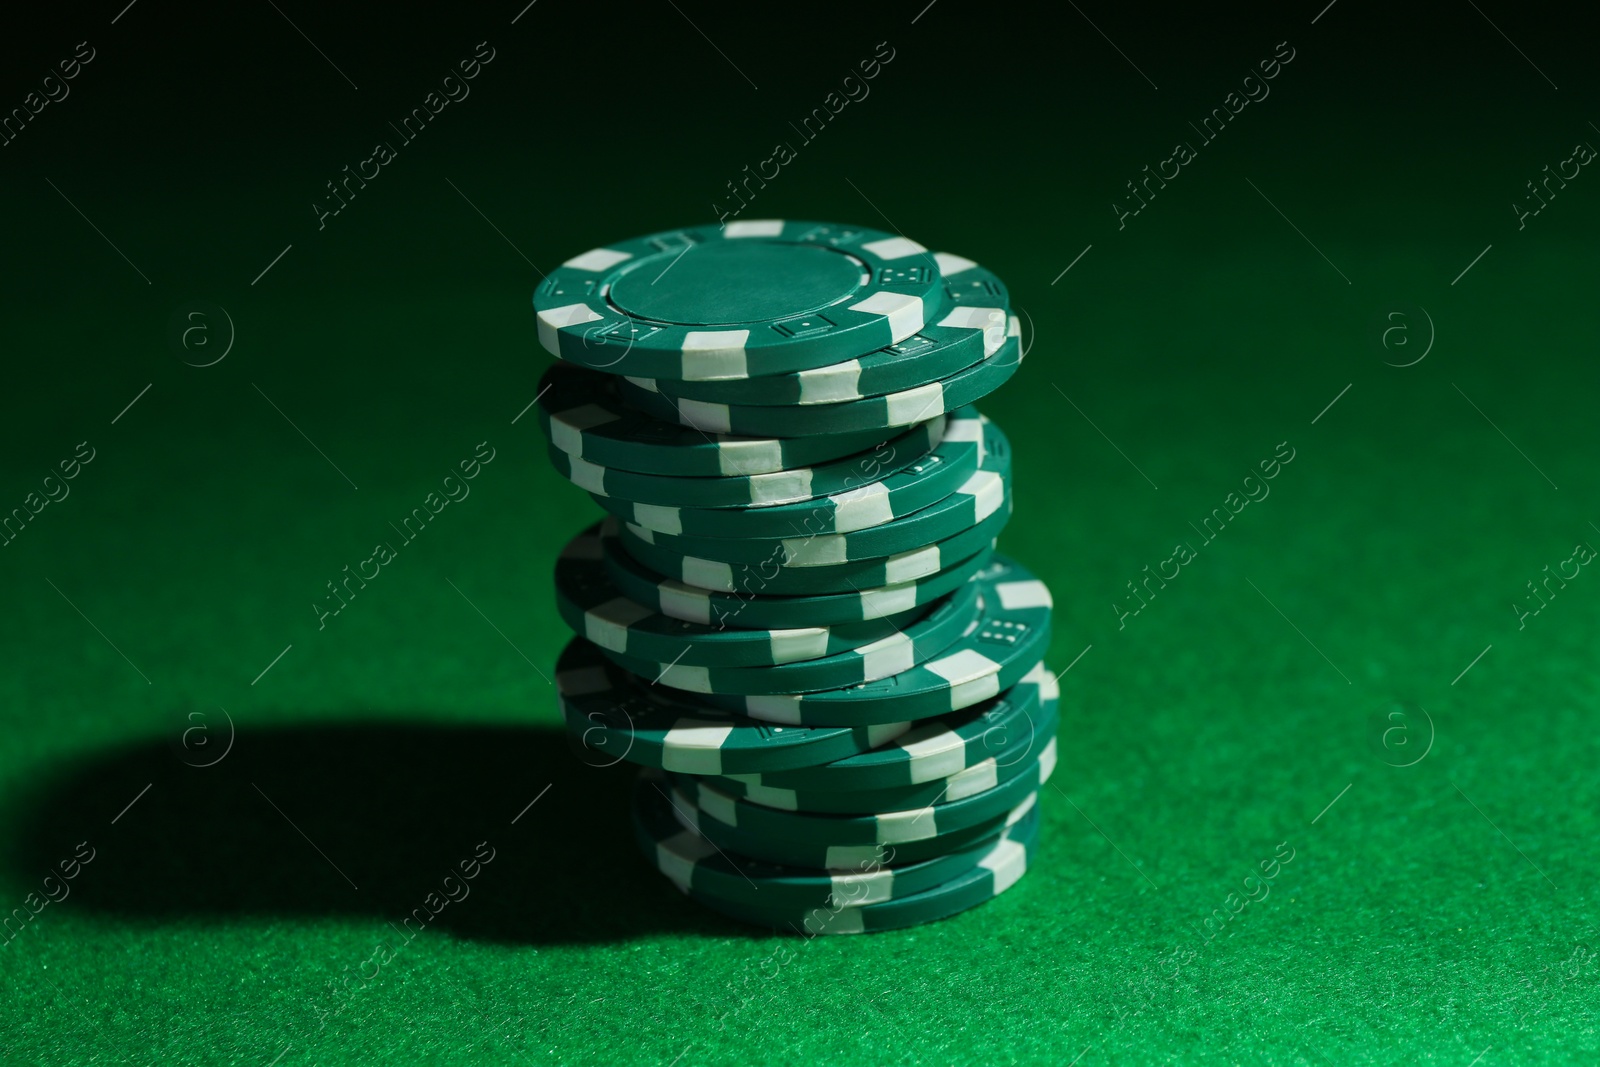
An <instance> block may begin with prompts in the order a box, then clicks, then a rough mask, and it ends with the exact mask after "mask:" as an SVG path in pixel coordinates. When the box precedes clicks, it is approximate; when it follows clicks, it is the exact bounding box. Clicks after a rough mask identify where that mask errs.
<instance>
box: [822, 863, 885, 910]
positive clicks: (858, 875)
mask: <svg viewBox="0 0 1600 1067" xmlns="http://www.w3.org/2000/svg"><path fill="white" fill-rule="evenodd" d="M828 881H829V882H830V883H831V884H832V887H833V897H834V899H836V900H840V901H847V902H848V903H846V904H845V908H846V909H849V908H859V907H861V905H863V904H881V903H883V902H884V901H886V900H893V899H894V871H893V870H892V869H890V868H887V867H885V868H884V869H883V870H881V871H852V872H850V873H849V874H835V875H833V876H832V877H830V878H829V879H828Z"/></svg>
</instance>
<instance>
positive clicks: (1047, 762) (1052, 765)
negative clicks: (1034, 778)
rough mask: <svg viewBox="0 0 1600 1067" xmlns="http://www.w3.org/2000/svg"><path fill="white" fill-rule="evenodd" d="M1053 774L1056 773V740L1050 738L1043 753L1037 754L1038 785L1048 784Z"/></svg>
mask: <svg viewBox="0 0 1600 1067" xmlns="http://www.w3.org/2000/svg"><path fill="white" fill-rule="evenodd" d="M1054 773H1056V739H1055V738H1053V737H1052V738H1051V739H1050V740H1049V741H1047V742H1045V746H1044V751H1043V752H1041V753H1039V784H1040V785H1043V784H1044V783H1046V782H1048V781H1049V780H1050V776H1051V775H1052V774H1054Z"/></svg>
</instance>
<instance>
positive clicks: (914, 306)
mask: <svg viewBox="0 0 1600 1067" xmlns="http://www.w3.org/2000/svg"><path fill="white" fill-rule="evenodd" d="M850 310H851V311H859V312H861V313H862V314H863V315H882V316H883V317H884V318H886V319H888V320H889V343H890V344H897V343H899V342H901V341H904V340H905V339H906V338H907V337H910V336H911V335H912V334H914V333H916V332H917V331H918V330H920V329H922V327H923V326H925V325H927V322H928V317H927V311H926V309H925V308H924V307H923V306H922V297H920V296H909V295H907V294H905V293H887V292H884V293H873V294H872V295H871V296H869V297H867V298H866V299H865V300H862V301H860V302H859V303H855V304H851V305H850Z"/></svg>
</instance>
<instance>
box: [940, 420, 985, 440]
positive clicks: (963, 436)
mask: <svg viewBox="0 0 1600 1067" xmlns="http://www.w3.org/2000/svg"><path fill="white" fill-rule="evenodd" d="M983 423H984V420H983V419H981V418H978V419H951V420H950V421H949V422H948V423H946V424H945V428H944V437H943V438H942V439H941V440H944V441H982V440H983Z"/></svg>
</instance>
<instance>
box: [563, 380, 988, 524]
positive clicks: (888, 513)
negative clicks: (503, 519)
mask: <svg viewBox="0 0 1600 1067" xmlns="http://www.w3.org/2000/svg"><path fill="white" fill-rule="evenodd" d="M996 433H997V431H994V430H993V429H992V424H991V423H990V422H989V420H988V419H986V418H984V417H983V416H982V415H979V414H978V411H977V409H976V408H972V407H967V408H962V409H961V410H959V411H953V412H951V413H950V415H949V418H948V419H947V420H946V421H945V427H944V436H943V438H941V439H940V441H939V444H938V445H937V446H936V447H935V448H934V449H933V451H932V452H931V453H929V454H928V455H926V456H924V457H922V458H920V459H918V460H917V461H916V462H915V463H913V464H911V465H910V466H909V467H906V468H904V469H903V470H898V471H895V472H893V473H885V469H884V466H883V465H882V464H881V463H879V462H864V463H863V464H862V466H861V468H860V471H859V473H860V478H861V481H860V484H858V485H856V486H855V487H853V488H850V489H847V490H845V491H844V492H842V493H835V494H833V495H831V496H823V497H818V498H816V499H814V500H807V501H804V502H801V503H795V504H781V505H777V506H773V507H761V508H680V507H664V506H660V505H654V504H640V503H636V502H633V501H628V500H620V499H618V498H616V497H609V496H601V495H598V494H592V495H593V496H594V501H595V503H597V504H599V505H600V506H601V507H602V508H604V509H605V510H607V511H609V512H610V513H611V514H613V515H615V516H617V517H618V518H620V519H622V520H623V521H625V522H630V523H633V524H634V525H635V526H639V527H641V528H643V529H646V530H654V531H656V532H658V533H665V534H674V535H678V534H687V535H692V536H696V537H735V538H743V537H765V538H783V537H813V536H820V535H822V534H831V533H849V532H851V531H853V530H864V529H867V528H868V527H872V526H879V525H882V524H884V523H890V522H893V521H895V520H896V519H900V518H904V517H905V516H907V515H911V514H913V513H915V512H917V511H920V510H922V509H923V508H925V507H928V506H929V505H930V504H935V503H937V502H939V501H940V500H943V499H944V498H945V497H947V496H949V495H950V494H951V493H953V492H955V491H956V490H957V489H959V488H960V487H961V486H962V485H964V484H966V483H967V481H968V480H969V479H970V478H971V477H972V476H973V475H974V474H976V473H978V470H979V468H980V466H981V465H982V463H983V457H984V456H985V455H986V454H987V452H988V451H989V448H990V446H991V445H994V444H996V443H997V442H998V440H999V438H998V437H997V436H996Z"/></svg>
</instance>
